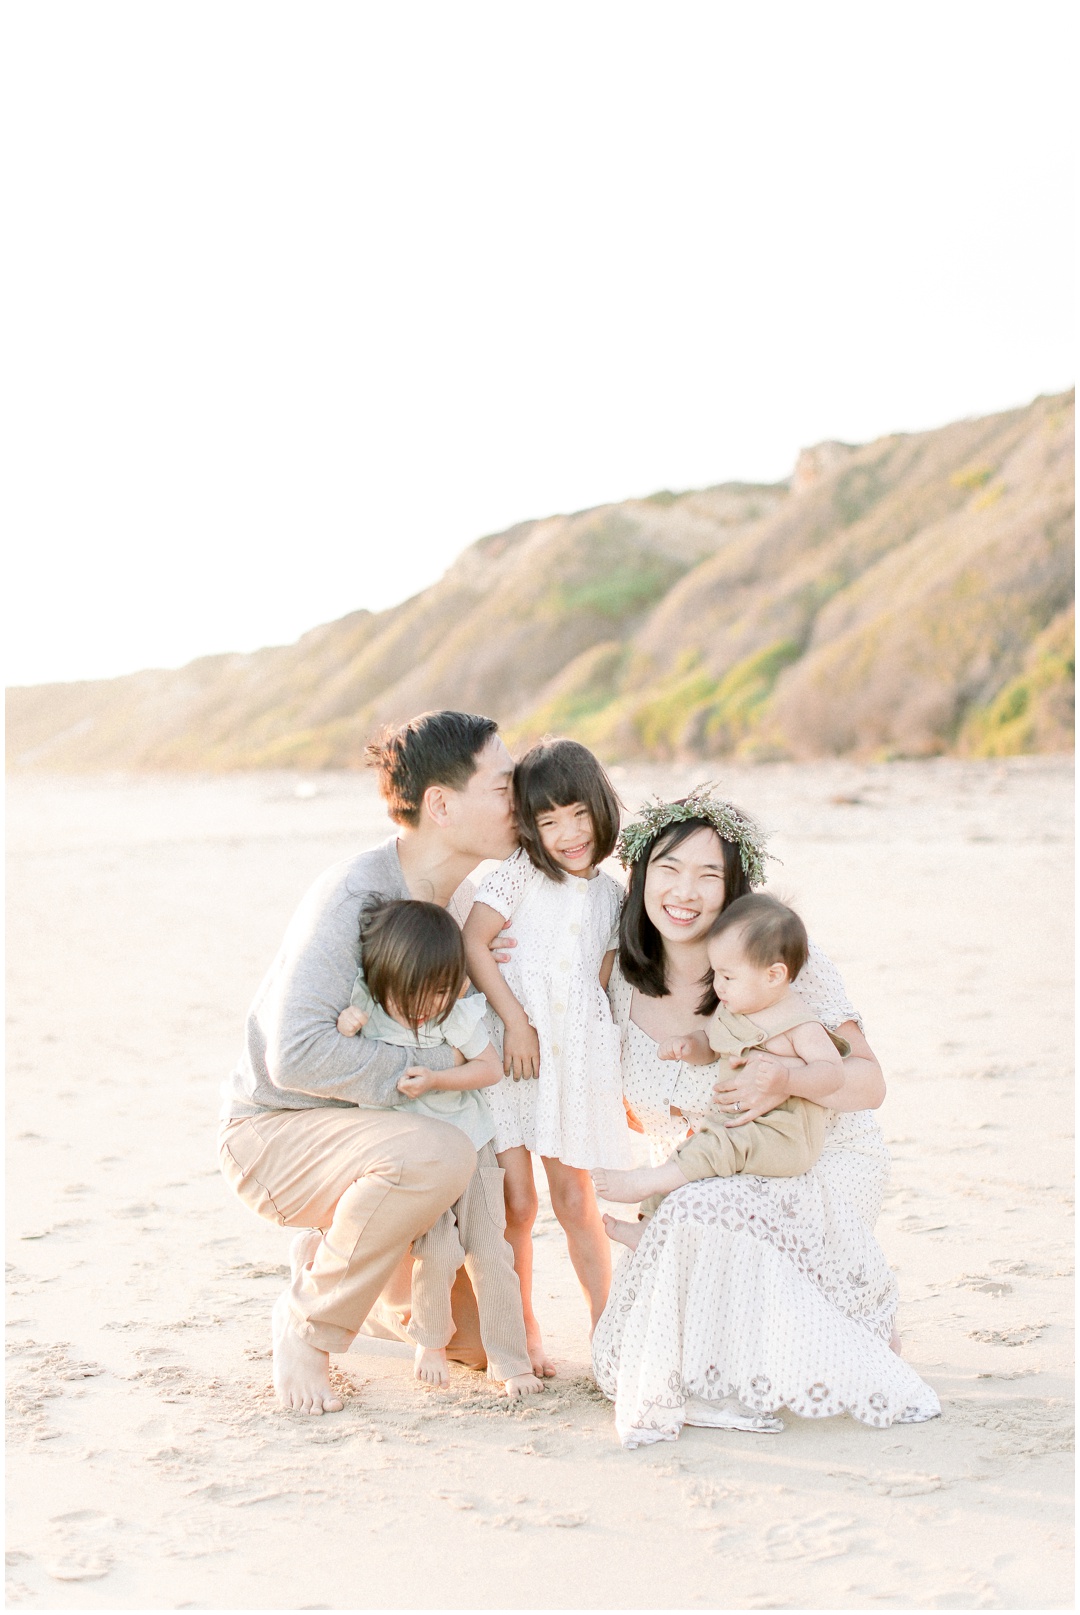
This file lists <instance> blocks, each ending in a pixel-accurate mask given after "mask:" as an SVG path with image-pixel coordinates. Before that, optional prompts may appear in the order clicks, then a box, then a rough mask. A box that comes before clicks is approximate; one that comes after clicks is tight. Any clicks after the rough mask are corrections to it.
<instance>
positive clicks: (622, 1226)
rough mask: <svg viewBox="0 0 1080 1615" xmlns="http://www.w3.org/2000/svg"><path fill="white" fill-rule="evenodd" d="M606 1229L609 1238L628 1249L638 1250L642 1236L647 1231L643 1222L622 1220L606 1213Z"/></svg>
mask: <svg viewBox="0 0 1080 1615" xmlns="http://www.w3.org/2000/svg"><path fill="white" fill-rule="evenodd" d="M604 1231H605V1233H606V1234H607V1236H608V1238H609V1239H613V1240H615V1242H616V1244H619V1245H625V1246H626V1247H627V1249H628V1250H632V1251H636V1250H637V1248H638V1245H639V1244H640V1243H641V1236H642V1234H643V1233H644V1232H645V1224H644V1223H643V1222H620V1221H619V1219H618V1217H609V1216H608V1214H607V1212H605V1213H604Z"/></svg>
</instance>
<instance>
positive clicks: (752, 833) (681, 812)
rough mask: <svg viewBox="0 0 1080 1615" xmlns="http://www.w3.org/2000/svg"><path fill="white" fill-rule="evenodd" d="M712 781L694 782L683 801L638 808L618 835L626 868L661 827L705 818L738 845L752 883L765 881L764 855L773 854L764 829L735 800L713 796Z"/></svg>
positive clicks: (618, 851) (617, 851)
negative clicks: (766, 844) (768, 846)
mask: <svg viewBox="0 0 1080 1615" xmlns="http://www.w3.org/2000/svg"><path fill="white" fill-rule="evenodd" d="M714 790H715V786H713V785H695V786H694V789H693V790H692V791H691V792H690V793H689V795H688V796H687V797H685V798H684V800H683V801H681V802H663V801H661V800H660V798H659V797H657V798H655V800H653V801H651V802H646V803H645V805H644V807H642V808H640V809H639V811H638V816H637V818H636V819H635V820H634V822H633V824H628V825H627V826H626V828H625V829H624V830H623V831H622V833H621V834H620V836H619V839H618V842H617V844H616V847H615V854H616V856H617V858H618V859H619V862H620V863H621V864H622V866H623V868H624V869H629V868H630V865H631V864H636V863H637V861H638V859H639V858H640V857H641V856H642V854H643V853H644V851H645V849H646V847H648V846H649V845H650V843H651V842H653V841H654V840H655V839H656V837H657V836H658V835H659V834H660V832H661V831H662V830H666V829H668V828H669V826H670V825H673V824H682V823H683V822H684V821H685V820H686V819H704V820H705V822H706V824H711V825H712V827H713V829H714V830H715V831H716V833H717V835H718V836H719V837H720V838H721V840H722V841H731V842H734V844H735V846H737V847H738V849H739V859H740V862H741V863H742V866H743V873H744V874H745V875H746V878H747V880H748V881H749V882H750V884H751V886H763V885H764V884H765V859H766V858H773V861H774V862H778V860H777V859H775V858H774V855H773V854H772V853H771V852H766V850H765V832H764V831H763V830H762V828H761V826H760V825H759V824H757V823H755V821H754V820H753V819H751V818H750V817H749V815H748V814H746V813H743V812H742V811H741V809H740V808H737V807H736V806H735V804H734V803H733V802H726V801H725V800H724V798H723V797H720V796H714V795H713V794H712V793H713V791H714Z"/></svg>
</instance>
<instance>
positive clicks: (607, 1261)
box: [465, 740, 631, 1375]
mask: <svg viewBox="0 0 1080 1615" xmlns="http://www.w3.org/2000/svg"><path fill="white" fill-rule="evenodd" d="M514 799H515V804H516V810H517V819H518V832H519V834H520V837H521V847H520V848H519V850H518V851H517V852H516V853H514V854H513V856H512V857H510V858H508V859H507V860H506V861H505V862H504V863H502V864H500V865H499V867H498V869H495V870H493V871H492V873H491V874H490V875H488V876H487V877H486V878H485V879H484V880H483V881H482V882H481V885H480V887H479V890H478V891H477V894H476V901H475V902H474V904H473V907H472V911H471V913H470V914H469V917H468V919H467V920H466V922H465V953H466V958H467V960H468V966H469V974H470V975H471V977H472V979H473V981H474V982H475V983H476V986H477V987H478V988H479V989H480V990H481V991H482V992H483V993H484V994H485V995H486V997H487V999H488V1001H489V1003H490V1004H491V1007H492V1009H493V1010H494V1011H495V1013H496V1015H498V1017H499V1020H500V1022H501V1028H500V1027H498V1026H497V1027H495V1028H494V1035H495V1039H496V1042H497V1043H498V1044H499V1045H500V1052H501V1054H502V1069H503V1071H504V1073H505V1075H504V1077H503V1080H502V1081H501V1082H500V1083H499V1085H498V1087H495V1088H492V1089H491V1090H490V1093H489V1096H488V1097H489V1101H490V1104H491V1110H492V1114H493V1116H494V1118H495V1150H496V1154H497V1155H498V1159H499V1165H500V1166H501V1167H502V1168H503V1170H504V1171H505V1173H506V1178H505V1188H506V1234H507V1238H508V1239H509V1241H510V1243H511V1245H512V1246H513V1248H514V1264H515V1266H516V1268H517V1274H518V1278H519V1279H520V1281H521V1304H522V1306H523V1308H524V1311H525V1331H526V1336H527V1338H528V1342H529V1357H530V1359H531V1361H532V1365H533V1370H534V1372H536V1373H537V1374H542V1375H550V1374H553V1373H554V1372H555V1370H554V1368H553V1367H552V1365H551V1363H550V1361H549V1360H548V1358H547V1356H546V1355H545V1352H544V1348H543V1342H542V1340H541V1336H540V1330H539V1326H538V1325H537V1322H536V1317H535V1314H534V1313H533V1309H532V1228H533V1223H534V1221H535V1220H536V1212H537V1200H536V1187H535V1183H534V1180H533V1170H532V1160H531V1157H530V1151H535V1152H536V1153H537V1154H538V1155H539V1156H540V1157H541V1159H542V1161H543V1163H544V1170H545V1172H546V1173H547V1180H548V1186H549V1188H550V1190H551V1205H552V1209H553V1211H554V1212H555V1215H556V1217H557V1218H558V1220H559V1222H560V1223H561V1225H562V1228H563V1231H564V1233H565V1234H566V1242H567V1246H568V1248H569V1251H570V1260H571V1262H572V1263H573V1265H574V1271H575V1272H576V1273H577V1276H578V1280H579V1282H580V1284H581V1287H582V1289H583V1290H584V1292H585V1296H586V1300H587V1301H588V1305H589V1312H590V1315H591V1318H592V1322H593V1325H594V1326H595V1324H596V1322H597V1319H598V1318H599V1316H600V1314H601V1312H602V1311H603V1310H604V1306H605V1305H606V1303H607V1295H608V1289H609V1287H610V1283H611V1254H610V1250H609V1247H608V1242H607V1238H606V1236H605V1233H604V1227H603V1224H602V1222H601V1220H600V1212H599V1208H598V1207H597V1204H596V1197H595V1194H594V1192H593V1187H592V1183H591V1181H590V1179H589V1169H590V1168H592V1167H621V1166H627V1165H629V1164H630V1160H631V1153H630V1148H629V1130H628V1128H627V1123H626V1113H625V1111H624V1109H623V1103H622V1085H621V1078H620V1070H619V1054H620V1050H619V1034H618V1032H617V1030H616V1028H615V1025H614V1023H613V1022H612V1019H611V1011H610V1008H609V1007H608V1002H607V997H606V994H605V988H606V986H607V980H608V976H609V975H610V973H611V966H612V962H613V960H614V957H615V946H616V942H617V939H618V921H619V910H620V907H621V905H622V896H623V894H622V888H621V887H620V886H619V884H618V882H617V881H614V880H612V878H611V876H610V875H607V874H605V873H604V872H603V871H602V870H601V869H600V868H599V867H598V866H599V864H600V863H601V862H602V860H603V859H604V858H606V857H608V856H609V855H610V853H611V851H612V849H613V848H614V845H615V838H616V836H617V835H618V830H619V800H618V798H617V796H616V795H615V792H614V790H613V789H612V787H611V782H610V781H609V779H608V777H607V775H606V774H605V773H604V770H603V769H602V768H601V766H600V764H599V763H598V762H597V760H596V758H595V757H594V756H593V755H592V753H591V752H590V751H588V750H587V749H586V747H584V746H581V745H578V743H577V742H576V741H573V740H545V741H542V742H541V743H540V744H539V745H538V746H534V747H533V749H532V750H531V751H530V752H528V753H527V755H526V756H525V757H523V758H522V760H521V762H520V763H518V765H517V767H516V769H515V770H514ZM508 921H512V922H513V928H514V937H515V940H516V944H517V945H516V947H515V948H514V950H513V953H512V955H511V957H510V959H509V960H508V961H507V963H506V964H504V965H502V966H501V967H500V966H499V965H497V964H496V963H495V961H494V959H493V958H492V956H491V951H490V949H491V944H492V942H493V941H494V939H495V937H496V936H497V935H498V934H499V932H500V931H501V930H502V929H503V928H504V927H505V925H506V924H507V922H508Z"/></svg>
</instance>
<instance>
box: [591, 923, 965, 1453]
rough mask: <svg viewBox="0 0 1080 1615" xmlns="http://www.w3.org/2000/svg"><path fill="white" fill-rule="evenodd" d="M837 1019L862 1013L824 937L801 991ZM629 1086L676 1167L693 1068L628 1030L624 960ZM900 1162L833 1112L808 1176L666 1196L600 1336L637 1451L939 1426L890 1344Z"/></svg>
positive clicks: (621, 1270) (608, 1375)
mask: <svg viewBox="0 0 1080 1615" xmlns="http://www.w3.org/2000/svg"><path fill="white" fill-rule="evenodd" d="M796 985H797V986H798V989H799V991H800V992H801V993H802V994H803V996H804V997H805V998H807V999H808V1000H809V1003H810V1006H811V1008H812V1009H813V1011H814V1013H815V1014H817V1015H818V1016H819V1017H820V1018H821V1020H822V1021H824V1023H825V1025H826V1026H828V1027H831V1028H834V1029H835V1028H836V1027H837V1026H839V1025H840V1024H841V1023H842V1022H843V1021H845V1020H858V1016H857V1015H856V1013H855V1011H854V1010H853V1009H852V1007H851V1005H850V1004H849V1003H848V1000H847V996H846V994H845V992H844V987H843V983H842V982H841V980H840V976H839V973H838V972H837V971H836V969H835V967H834V966H833V965H832V964H831V962H830V961H829V960H828V959H827V958H826V957H825V956H824V955H823V954H822V953H821V952H820V950H819V949H817V948H815V947H814V946H813V944H811V953H810V958H809V960H808V961H807V965H806V967H805V968H804V970H803V971H802V972H801V973H800V975H799V978H798V981H797V983H796ZM609 990H610V994H611V1000H612V1005H613V1008H614V1012H615V1019H616V1021H617V1023H618V1024H619V1027H620V1030H621V1033H622V1041H623V1075H624V1092H625V1094H626V1098H627V1102H628V1103H629V1105H630V1106H631V1108H632V1110H633V1111H634V1113H635V1115H636V1116H637V1117H638V1119H639V1120H640V1121H641V1123H642V1126H643V1127H644V1128H645V1131H646V1134H648V1135H649V1137H650V1143H651V1145H652V1152H653V1158H654V1161H659V1160H664V1159H666V1158H667V1156H668V1154H669V1153H670V1151H671V1149H672V1147H673V1146H674V1144H675V1143H677V1142H678V1140H679V1139H680V1138H682V1137H685V1131H686V1124H685V1122H682V1123H680V1122H679V1120H678V1119H677V1118H675V1117H672V1116H671V1115H670V1114H669V1107H670V1104H671V1103H672V1095H673V1094H674V1097H675V1100H676V1101H678V1100H680V1099H682V1101H683V1103H682V1105H681V1106H680V1108H686V1109H687V1113H688V1114H692V1110H691V1108H690V1107H688V1106H686V1101H685V1096H684V1095H683V1094H682V1093H681V1092H680V1089H681V1088H693V1087H694V1086H695V1085H696V1086H700V1083H695V1079H696V1078H697V1073H696V1072H695V1073H694V1074H693V1077H692V1078H690V1080H689V1081H687V1080H683V1081H682V1082H680V1077H683V1078H687V1077H690V1073H689V1068H680V1067H679V1066H678V1065H676V1064H675V1063H674V1062H666V1061H662V1060H660V1059H658V1058H657V1053H656V1048H657V1046H656V1044H655V1043H654V1042H653V1040H652V1039H651V1038H650V1037H648V1036H647V1035H646V1034H645V1033H644V1032H643V1031H642V1030H641V1028H640V1027H638V1026H636V1025H635V1024H634V1023H633V1021H632V1020H631V1019H630V1007H631V1001H632V997H633V994H632V990H631V988H630V986H629V984H628V983H627V981H626V980H625V978H624V977H623V976H622V974H621V972H620V971H619V967H618V964H617V963H616V966H615V969H614V971H613V972H612V980H611V986H610V989H609ZM888 1171H889V1159H888V1152H887V1150H886V1148H885V1143H884V1140H883V1139H882V1137H881V1132H880V1129H879V1128H878V1126H877V1123H876V1121H875V1119H874V1117H873V1114H872V1112H870V1111H852V1112H847V1113H844V1114H837V1113H835V1112H829V1113H828V1115H827V1117H826V1123H825V1147H824V1149H823V1151H822V1154H821V1156H820V1158H819V1160H818V1162H817V1165H816V1166H815V1167H814V1168H813V1170H812V1171H810V1172H807V1173H804V1174H803V1175H802V1176H801V1177H797V1178H761V1177H751V1176H743V1177H732V1178H705V1179H702V1180H700V1181H698V1182H696V1183H690V1184H688V1185H687V1187H686V1188H685V1189H679V1190H677V1191H676V1192H675V1193H674V1194H671V1195H669V1196H668V1197H667V1199H666V1200H664V1202H663V1203H662V1205H661V1206H660V1207H659V1209H658V1210H657V1212H656V1214H655V1216H653V1217H652V1219H651V1220H650V1221H649V1223H648V1225H647V1227H646V1229H645V1232H644V1234H643V1236H642V1239H641V1243H640V1244H639V1246H638V1248H637V1250H636V1252H632V1253H630V1254H628V1255H627V1256H626V1257H624V1259H623V1261H622V1262H621V1263H620V1264H619V1266H618V1268H617V1270H616V1272H615V1276H614V1280H613V1283H612V1289H611V1296H610V1299H609V1301H608V1304H607V1307H606V1309H605V1311H604V1314H603V1316H602V1317H601V1319H600V1321H599V1323H598V1324H597V1327H596V1333H595V1335H594V1337H593V1368H594V1371H595V1374H596V1382H597V1384H598V1385H599V1387H600V1389H601V1390H602V1391H603V1392H604V1394H605V1395H606V1396H608V1397H610V1398H611V1400H612V1401H613V1402H614V1403H615V1427H616V1430H617V1431H618V1435H619V1438H620V1440H621V1441H622V1442H623V1444H624V1446H627V1447H636V1446H641V1445H643V1444H645V1443H647V1442H653V1441H674V1440H675V1439H676V1438H677V1436H678V1434H679V1431H680V1430H681V1428H682V1426H683V1425H684V1424H698V1425H711V1426H715V1427H719V1428H723V1429H750V1430H762V1431H779V1430H782V1429H783V1425H782V1423H781V1421H780V1420H779V1419H778V1418H777V1417H776V1413H777V1410H778V1409H780V1408H785V1407H786V1408H790V1409H791V1411H792V1412H793V1413H797V1414H800V1415H802V1416H803V1417H804V1418H827V1417H830V1416H832V1415H834V1414H838V1413H850V1414H852V1415H853V1416H854V1417H855V1418H856V1419H860V1420H861V1421H862V1422H863V1423H864V1424H871V1425H889V1424H893V1423H911V1422H915V1421H918V1420H922V1419H932V1418H934V1417H935V1416H936V1415H937V1414H938V1413H940V1411H941V1406H940V1403H939V1402H938V1399H937V1396H936V1395H935V1393H934V1392H933V1391H932V1390H931V1388H930V1387H929V1386H928V1385H926V1384H925V1383H924V1382H923V1381H922V1380H921V1379H920V1378H919V1376H918V1375H917V1374H916V1373H915V1372H914V1370H913V1369H911V1368H910V1367H909V1366H908V1365H907V1363H905V1362H904V1361H903V1359H902V1358H901V1357H898V1356H897V1355H896V1353H895V1352H893V1351H892V1350H890V1348H889V1337H890V1334H891V1330H892V1323H893V1318H894V1315H895V1312H896V1301H897V1292H896V1283H895V1280H894V1279H893V1276H892V1273H891V1271H890V1269H889V1266H888V1263H887V1262H886V1260H885V1256H884V1252H883V1251H882V1249H881V1247H880V1245H879V1244H878V1242H877V1240H876V1239H875V1238H874V1234H873V1227H874V1222H875V1220H876V1218H877V1214H878V1211H879V1209H880V1205H881V1197H882V1193H883V1191H884V1188H885V1183H886V1180H887V1177H888Z"/></svg>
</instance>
